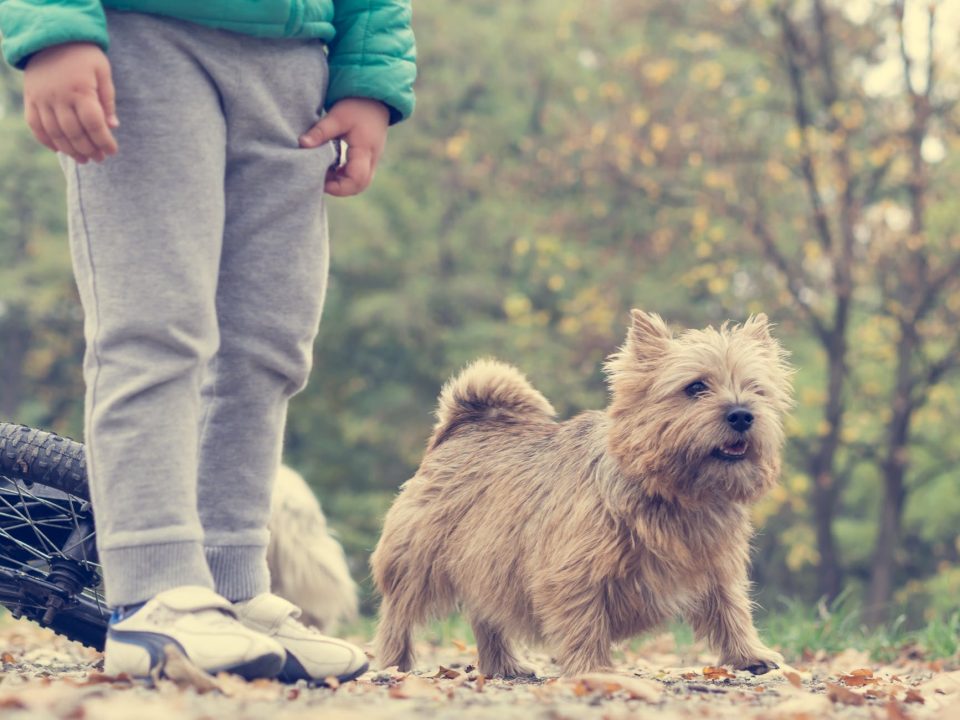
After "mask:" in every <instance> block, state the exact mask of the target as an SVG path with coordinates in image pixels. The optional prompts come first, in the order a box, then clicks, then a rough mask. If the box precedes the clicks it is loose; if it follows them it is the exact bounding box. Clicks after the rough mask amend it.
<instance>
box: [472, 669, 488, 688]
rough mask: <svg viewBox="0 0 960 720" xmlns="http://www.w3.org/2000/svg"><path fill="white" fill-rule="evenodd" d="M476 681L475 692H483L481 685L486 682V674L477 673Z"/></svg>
mask: <svg viewBox="0 0 960 720" xmlns="http://www.w3.org/2000/svg"><path fill="white" fill-rule="evenodd" d="M474 682H475V683H476V688H477V692H483V686H484V685H486V684H487V676H486V675H483V674H481V673H478V674H477V679H476V680H475V681H474Z"/></svg>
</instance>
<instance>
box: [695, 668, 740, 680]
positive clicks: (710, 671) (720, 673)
mask: <svg viewBox="0 0 960 720" xmlns="http://www.w3.org/2000/svg"><path fill="white" fill-rule="evenodd" d="M703 676H704V677H705V678H706V679H707V680H725V679H728V678H729V679H736V677H737V676H736V675H734V674H733V673H732V672H730V671H729V670H727V669H726V668H723V667H715V666H713V665H708V666H707V667H705V668H704V669H703Z"/></svg>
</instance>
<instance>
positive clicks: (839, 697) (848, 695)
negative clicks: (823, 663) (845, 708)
mask: <svg viewBox="0 0 960 720" xmlns="http://www.w3.org/2000/svg"><path fill="white" fill-rule="evenodd" d="M826 686H827V697H828V698H830V701H831V702H835V703H840V704H841V705H863V704H864V703H865V702H866V698H864V697H863V695H860V694H859V693H855V692H854V691H853V690H848V689H847V688H845V687H844V686H843V685H835V684H834V683H829V682H828V683H826Z"/></svg>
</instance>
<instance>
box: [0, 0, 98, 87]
mask: <svg viewBox="0 0 960 720" xmlns="http://www.w3.org/2000/svg"><path fill="white" fill-rule="evenodd" d="M0 34H2V35H3V56H4V57H5V58H6V59H7V62H8V63H10V64H11V65H13V66H14V67H16V68H19V69H20V70H23V68H24V67H25V66H26V64H27V61H28V60H29V59H30V56H31V55H33V54H34V53H35V52H39V51H40V50H43V49H44V48H48V47H50V46H52V45H61V44H63V43H67V42H92V43H96V44H97V45H99V46H100V47H101V48H103V50H104V51H106V49H107V44H108V43H107V21H106V18H105V17H104V14H103V6H102V5H101V4H100V0H0Z"/></svg>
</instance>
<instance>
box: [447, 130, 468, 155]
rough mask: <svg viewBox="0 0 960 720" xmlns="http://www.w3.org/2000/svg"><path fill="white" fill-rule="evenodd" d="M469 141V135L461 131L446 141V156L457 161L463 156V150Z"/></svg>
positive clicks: (465, 131)
mask: <svg viewBox="0 0 960 720" xmlns="http://www.w3.org/2000/svg"><path fill="white" fill-rule="evenodd" d="M469 139H470V133H469V132H468V131H467V130H463V131H461V132H459V133H457V134H456V135H454V136H453V137H451V138H449V139H448V140H447V146H446V154H447V157H448V158H450V159H451V160H458V159H459V158H460V156H461V155H463V149H464V148H465V147H466V146H467V141H468V140H469Z"/></svg>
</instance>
